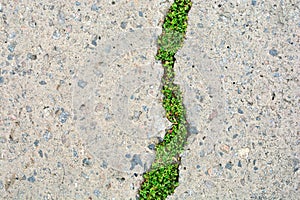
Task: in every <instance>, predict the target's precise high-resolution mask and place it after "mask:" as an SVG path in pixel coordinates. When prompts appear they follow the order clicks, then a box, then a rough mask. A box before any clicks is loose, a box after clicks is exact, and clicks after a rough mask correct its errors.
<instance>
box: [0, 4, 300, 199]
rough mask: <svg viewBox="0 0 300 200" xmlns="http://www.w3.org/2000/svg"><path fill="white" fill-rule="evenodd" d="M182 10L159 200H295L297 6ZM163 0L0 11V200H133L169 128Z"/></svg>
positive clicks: (33, 6)
mask: <svg viewBox="0 0 300 200" xmlns="http://www.w3.org/2000/svg"><path fill="white" fill-rule="evenodd" d="M193 2H194V3H193V7H192V9H191V11H190V13H189V27H188V32H187V40H186V42H185V44H184V47H183V48H182V49H181V50H180V51H179V52H178V54H177V56H176V59H177V63H176V66H175V67H176V69H175V70H176V75H177V76H176V78H177V79H176V81H177V83H178V84H180V86H181V89H182V91H183V95H184V103H185V105H186V108H187V119H188V121H189V123H190V132H191V133H192V135H191V136H190V137H189V140H188V142H189V144H188V145H187V146H186V151H185V152H184V153H183V155H182V166H181V167H180V186H179V187H178V188H177V189H176V191H175V194H174V195H172V196H170V197H169V199H196V200H197V199H297V196H299V187H300V183H299V180H300V179H299V170H298V169H299V159H300V158H299V132H300V127H299V122H298V121H299V120H297V117H298V118H299V97H300V90H299V80H298V77H299V66H300V62H299V20H300V19H299V7H298V6H297V5H299V2H296V1H289V2H285V1H280V2H277V1H268V2H263V1H254V0H252V1H251V0H249V1H231V3H230V2H227V1H218V2H216V3H215V2H209V3H207V1H195V0H194V1H193ZM171 3H172V1H170V2H165V1H161V0H152V1H150V0H149V1H143V2H141V1H138V0H115V1H105V2H102V1H101V2H100V1H64V2H63V1H50V0H48V1H44V0H43V1H29V0H27V1H22V2H18V1H5V0H4V1H1V3H0V16H1V18H0V44H1V46H2V49H1V54H0V92H1V95H0V149H1V154H0V169H1V170H0V191H1V193H0V198H1V199H135V196H136V193H137V190H138V188H139V186H140V183H141V181H142V176H141V174H142V173H143V172H144V171H145V170H146V169H147V168H148V167H149V165H150V163H151V161H152V159H153V156H154V152H153V144H154V143H155V142H157V140H159V138H160V137H163V134H164V131H163V130H164V129H165V128H166V127H167V126H169V123H168V121H167V120H166V119H165V118H164V113H163V109H162V106H161V98H162V96H161V94H160V93H159V87H160V78H161V76H162V67H161V65H160V63H159V62H157V61H155V60H154V56H155V54H156V45H155V42H156V38H157V36H158V35H159V34H160V33H161V25H162V20H163V16H164V14H165V13H166V11H167V9H168V7H169V6H170V5H171Z"/></svg>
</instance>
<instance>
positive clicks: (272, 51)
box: [269, 49, 278, 56]
mask: <svg viewBox="0 0 300 200" xmlns="http://www.w3.org/2000/svg"><path fill="white" fill-rule="evenodd" d="M269 54H270V55H271V56H277V55H278V51H277V50H276V49H271V50H270V51H269Z"/></svg>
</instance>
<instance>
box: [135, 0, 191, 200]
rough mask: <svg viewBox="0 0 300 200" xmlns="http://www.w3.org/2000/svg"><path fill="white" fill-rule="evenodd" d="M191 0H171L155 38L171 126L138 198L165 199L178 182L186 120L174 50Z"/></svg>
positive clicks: (165, 103) (179, 44) (182, 35)
mask: <svg viewBox="0 0 300 200" xmlns="http://www.w3.org/2000/svg"><path fill="white" fill-rule="evenodd" d="M191 6H192V2H191V1H190V0H174V3H173V4H172V6H171V7H170V9H169V11H168V13H167V15H166V17H165V20H164V23H163V31H162V34H161V35H160V37H159V39H158V42H157V43H158V51H157V55H156V59H157V60H160V61H161V62H162V64H163V67H164V76H163V78H162V90H161V92H162V94H163V96H164V98H163V107H164V109H165V112H166V117H167V119H168V120H169V121H170V122H171V123H172V128H171V129H170V130H166V134H165V137H164V140H163V141H162V142H161V143H159V144H158V145H157V146H156V147H155V149H156V158H155V161H154V162H153V163H152V166H151V168H150V170H149V171H148V172H147V173H145V174H144V182H143V183H142V185H141V188H140V190H139V198H140V199H166V198H167V196H168V195H170V194H172V193H174V190H175V188H176V187H177V186H178V178H179V169H178V167H179V164H180V153H182V151H183V148H184V145H185V143H186V139H187V136H188V132H187V128H186V127H187V121H186V118H185V109H184V105H183V102H182V94H181V92H180V88H179V87H178V86H177V85H176V84H175V83H174V78H175V73H174V63H175V61H176V60H175V54H176V52H177V51H178V50H179V49H180V48H181V47H182V45H183V41H184V39H185V32H186V28H187V19H188V16H187V15H188V12H189V10H190V8H191Z"/></svg>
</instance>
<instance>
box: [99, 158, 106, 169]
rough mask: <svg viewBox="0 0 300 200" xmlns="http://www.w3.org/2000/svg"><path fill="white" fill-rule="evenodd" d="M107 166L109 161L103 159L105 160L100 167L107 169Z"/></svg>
mask: <svg viewBox="0 0 300 200" xmlns="http://www.w3.org/2000/svg"><path fill="white" fill-rule="evenodd" d="M107 166H108V163H107V162H106V161H105V160H103V162H102V164H101V165H100V167H102V168H104V169H106V168H107Z"/></svg>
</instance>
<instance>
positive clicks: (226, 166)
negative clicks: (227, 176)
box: [225, 162, 233, 170]
mask: <svg viewBox="0 0 300 200" xmlns="http://www.w3.org/2000/svg"><path fill="white" fill-rule="evenodd" d="M232 166H233V165H232V163H231V162H228V163H226V165H225V168H226V169H229V170H231V169H232Z"/></svg>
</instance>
